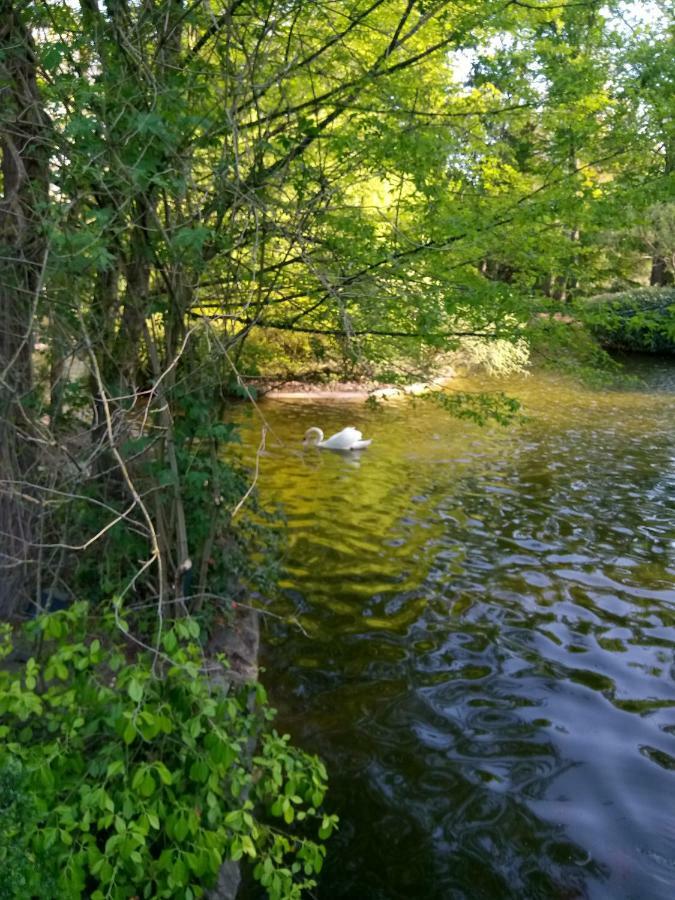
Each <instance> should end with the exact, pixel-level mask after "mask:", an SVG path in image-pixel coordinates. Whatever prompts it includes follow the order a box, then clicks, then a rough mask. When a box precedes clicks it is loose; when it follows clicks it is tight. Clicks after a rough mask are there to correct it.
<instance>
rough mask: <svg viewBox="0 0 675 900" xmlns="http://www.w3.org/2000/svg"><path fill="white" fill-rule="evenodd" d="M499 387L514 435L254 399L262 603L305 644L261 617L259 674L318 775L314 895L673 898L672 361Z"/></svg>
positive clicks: (426, 411) (247, 442) (442, 421)
mask: <svg viewBox="0 0 675 900" xmlns="http://www.w3.org/2000/svg"><path fill="white" fill-rule="evenodd" d="M500 387H502V388H503V387H506V389H507V390H509V391H511V392H512V393H513V394H516V395H517V396H519V397H520V398H521V399H522V400H523V402H524V405H525V411H526V412H527V414H528V415H529V419H528V421H527V422H526V423H525V424H523V425H520V426H518V427H512V428H510V429H506V430H505V429H500V428H485V429H480V428H478V427H477V426H473V425H470V424H467V423H463V422H458V421H456V420H453V419H450V418H448V417H447V414H445V413H443V412H442V411H440V410H436V409H434V408H431V407H430V406H428V405H427V404H425V403H424V402H418V403H417V404H416V405H415V406H405V407H403V406H401V407H388V408H385V409H382V410H376V411H372V410H368V409H366V408H365V407H363V406H359V405H354V404H342V405H340V404H337V403H332V404H330V405H328V404H325V403H296V404H290V403H280V402H277V403H267V404H264V405H263V409H264V413H265V415H266V417H267V418H268V420H269V422H270V424H271V426H272V428H273V430H274V433H275V435H276V437H277V438H278V439H279V440H278V441H277V442H275V440H274V439H272V440H270V441H269V442H268V448H269V453H268V454H267V456H266V457H265V458H264V460H263V465H262V471H261V476H260V482H259V486H260V491H261V495H262V497H263V500H267V501H269V502H270V503H272V502H281V503H282V504H283V506H284V509H285V512H286V515H287V517H288V522H287V524H288V528H289V535H290V544H289V548H288V551H287V556H286V559H285V562H284V574H283V580H282V582H281V583H280V588H279V594H278V596H276V597H275V598H273V600H272V608H273V609H274V611H275V612H277V613H282V614H288V615H293V616H296V617H297V618H298V619H299V620H300V621H301V623H302V625H303V628H304V629H305V630H306V631H307V633H308V635H309V637H306V636H305V635H303V634H302V633H301V632H300V631H299V630H297V629H293V628H292V627H290V626H288V627H281V628H279V627H276V626H274V627H272V626H269V625H268V633H267V635H266V640H265V644H266V650H265V657H264V660H263V663H264V665H265V666H266V674H265V675H264V680H265V681H266V682H267V683H268V685H269V687H270V691H271V695H272V699H273V701H274V703H275V705H277V707H278V708H279V710H280V717H281V724H282V726H283V728H284V729H286V730H288V731H290V732H291V733H292V734H293V736H294V738H295V740H296V741H298V742H299V743H300V744H301V745H302V746H304V747H305V748H306V749H308V750H311V751H314V752H317V753H319V754H321V755H322V756H323V758H324V759H325V760H326V762H327V764H328V767H329V771H330V775H331V788H332V790H331V795H330V801H331V803H332V805H333V807H334V808H336V811H338V812H339V813H340V816H341V820H342V821H341V830H340V833H339V835H338V836H337V837H335V838H333V839H332V840H331V842H330V845H329V854H328V862H327V865H326V868H325V870H324V874H323V878H322V882H321V885H320V888H319V890H318V892H317V896H318V897H319V898H321V900H328V898H350V900H396V898H401V900H403V898H406V900H448V898H464V897H465V898H470V900H475V898H490V900H492V898H561V900H562V898H565V900H567V898H569V900H571V898H579V897H590V898H605V897H606V898H613V900H615V898H636V900H637V898H640V900H642V898H650V900H651V898H668V900H670V898H672V897H673V896H674V895H675V888H674V885H675V817H674V815H673V810H674V805H673V797H675V665H674V660H673V647H675V586H674V585H675V580H674V578H673V576H674V575H675V522H674V517H673V512H674V510H675V433H674V426H675V403H674V402H673V401H674V399H675V398H674V396H673V392H674V391H675V368H673V367H670V368H669V367H667V366H665V365H661V366H658V365H657V366H654V367H653V369H652V371H651V373H650V377H649V387H644V386H643V387H642V389H633V390H625V391H612V392H610V391H604V392H594V391H590V390H581V389H579V388H578V387H574V386H571V385H568V384H564V383H555V382H554V381H553V380H550V379H546V378H540V377H536V378H529V379H523V380H520V381H514V382H511V383H510V384H508V385H506V386H504V385H500ZM310 425H320V426H321V427H322V428H323V429H324V431H326V432H327V433H331V431H334V430H338V429H340V428H342V427H344V426H345V425H356V426H357V427H359V428H361V429H362V430H363V432H364V434H365V435H366V436H367V437H372V438H373V439H374V441H373V445H372V447H371V448H370V449H369V450H368V451H367V452H365V453H363V454H361V455H358V456H354V457H349V456H347V457H345V456H344V455H337V454H332V453H326V452H323V453H322V452H320V451H316V450H311V451H306V452H302V450H301V448H300V444H299V442H300V440H301V439H302V435H303V434H304V432H305V430H306V428H308V427H309V426H310ZM257 442H258V431H257V424H256V422H255V421H254V420H247V421H246V423H245V425H244V453H245V454H246V455H247V456H248V457H252V456H253V454H254V450H255V447H256V446H257ZM250 896H251V897H253V896H257V895H256V894H255V892H253V893H252V894H251V895H250Z"/></svg>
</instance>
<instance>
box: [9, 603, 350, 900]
mask: <svg viewBox="0 0 675 900" xmlns="http://www.w3.org/2000/svg"><path fill="white" fill-rule="evenodd" d="M94 635H99V636H98V637H94ZM28 638H29V639H30V640H31V641H32V643H31V644H30V646H31V647H32V649H33V650H35V651H36V655H34V656H30V657H29V658H28V660H27V661H26V663H25V664H24V665H22V666H21V667H18V668H17V667H15V666H12V667H11V668H3V669H1V670H0V716H1V721H2V725H1V726H0V737H1V738H2V745H1V747H0V778H1V779H2V783H3V785H4V786H5V791H3V795H2V803H3V813H4V815H3V820H2V823H0V828H1V829H2V830H1V831H0V856H1V858H2V860H3V863H4V865H3V889H4V890H5V891H6V892H8V893H5V896H7V897H13V898H20V897H25V896H32V895H39V896H43V897H46V896H54V897H57V896H58V897H59V898H77V897H82V896H86V897H91V898H93V900H101V898H104V897H111V898H128V897H131V896H138V897H148V898H150V897H152V898H155V897H175V898H179V897H180V898H190V897H200V896H203V894H204V890H205V888H206V887H208V886H210V885H212V884H213V883H214V881H215V879H216V876H217V873H218V871H219V869H220V866H221V864H222V863H223V861H224V860H226V859H233V860H237V859H241V858H242V857H245V858H247V859H250V860H253V861H254V862H255V874H256V877H257V878H258V880H259V881H260V882H261V883H262V884H263V885H264V887H265V888H266V890H267V894H268V896H269V897H270V898H279V900H280V898H293V897H299V896H300V892H301V890H302V889H303V888H307V887H311V886H312V885H314V884H315V876H316V875H317V874H318V872H320V870H321V866H322V862H323V856H324V848H323V846H322V844H321V843H320V841H321V840H323V839H325V838H327V837H328V836H329V835H330V833H331V831H332V830H333V828H334V827H335V823H336V819H335V817H334V816H330V815H327V814H324V813H322V812H321V809H320V808H321V804H322V802H323V798H324V794H325V790H326V772H325V769H324V767H323V765H322V764H321V763H320V762H319V761H318V760H317V759H316V758H314V757H311V756H308V755H307V754H305V753H303V752H301V751H299V750H296V749H293V748H292V747H291V746H290V745H289V742H288V736H287V735H285V736H279V735H277V734H276V733H275V732H268V731H267V730H264V731H263V734H262V738H261V741H260V746H259V751H258V753H257V755H256V756H255V757H254V758H253V760H252V763H251V762H250V761H249V760H248V759H247V753H248V752H249V751H248V748H249V747H250V746H251V742H252V741H254V740H255V739H256V738H257V737H258V735H259V733H260V732H261V729H264V728H265V726H266V723H267V722H268V721H269V720H270V719H271V718H272V715H273V713H272V712H271V711H270V710H269V708H268V707H267V706H266V702H265V693H264V690H263V688H262V687H261V686H260V685H256V686H255V687H247V688H242V689H240V690H235V689H234V688H233V687H231V688H230V690H229V691H227V690H224V689H223V688H222V687H221V686H218V685H217V684H215V683H214V682H213V681H212V680H211V679H210V678H209V677H208V676H207V675H206V674H204V672H203V671H202V668H201V661H202V655H201V650H200V648H199V645H198V643H197V642H198V640H199V626H198V625H197V623H196V622H195V621H194V620H193V619H183V620H179V621H176V622H175V623H174V625H173V627H172V628H171V629H169V630H167V631H165V632H164V635H163V649H164V651H165V655H164V656H163V661H162V662H161V663H160V665H161V668H162V671H161V677H157V674H159V673H155V672H153V659H154V657H153V655H152V654H150V653H147V652H141V653H135V652H133V651H132V647H131V645H130V643H129V642H125V641H124V639H123V636H122V633H121V632H120V631H119V630H117V629H116V628H114V627H110V625H108V626H106V625H105V623H104V622H101V621H92V620H91V619H90V617H89V614H88V610H87V607H86V605H85V604H77V605H76V606H74V607H72V608H71V609H69V610H64V611H60V612H57V613H52V614H49V615H45V616H43V617H41V618H40V619H38V620H37V621H35V622H33V623H32V624H31V626H30V627H29V635H28ZM4 639H5V640H4V646H3V655H4V656H6V655H7V654H8V652H9V651H10V649H11V643H10V636H9V633H8V632H7V631H6V632H5V634H4ZM252 692H253V693H252ZM289 826H293V828H292V830H289ZM317 834H318V841H317V837H316V836H317ZM313 835H314V836H313ZM35 860H38V861H40V866H38V867H36V866H35V865H34V861H35ZM50 884H51V885H53V888H50V887H49V885H50Z"/></svg>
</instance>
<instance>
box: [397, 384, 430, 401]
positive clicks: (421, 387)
mask: <svg viewBox="0 0 675 900" xmlns="http://www.w3.org/2000/svg"><path fill="white" fill-rule="evenodd" d="M428 392H429V385H428V384H427V383H426V382H425V381H416V382H415V383H414V384H406V386H405V387H404V388H403V393H404V394H409V395H410V396H411V397H421V396H422V394H426V393H428Z"/></svg>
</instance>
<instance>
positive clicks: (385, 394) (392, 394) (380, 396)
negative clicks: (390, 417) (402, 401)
mask: <svg viewBox="0 0 675 900" xmlns="http://www.w3.org/2000/svg"><path fill="white" fill-rule="evenodd" d="M402 394H403V391H402V390H400V388H391V387H387V388H378V390H376V391H371V393H370V394H369V395H368V396H369V397H373V398H374V399H375V400H394V399H395V398H396V397H401V396H402Z"/></svg>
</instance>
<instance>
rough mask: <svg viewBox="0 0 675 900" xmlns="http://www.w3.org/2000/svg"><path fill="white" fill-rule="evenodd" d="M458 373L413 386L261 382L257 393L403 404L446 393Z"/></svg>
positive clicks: (278, 397) (448, 370)
mask: <svg viewBox="0 0 675 900" xmlns="http://www.w3.org/2000/svg"><path fill="white" fill-rule="evenodd" d="M455 377H456V373H455V371H454V370H453V369H451V368H446V369H444V370H443V372H442V373H440V374H438V375H436V376H435V377H434V378H431V379H429V380H428V381H414V382H410V383H409V384H393V383H391V382H378V381H372V380H370V379H361V380H353V381H334V382H329V383H320V382H311V381H271V380H270V381H269V382H259V383H257V384H255V385H253V384H251V385H249V387H255V389H256V392H257V393H258V394H259V395H261V396H264V397H265V398H266V399H270V400H311V401H315V400H335V401H340V402H344V401H347V402H357V403H363V402H365V401H366V400H369V399H372V400H376V401H379V400H399V399H403V398H405V397H411V396H412V397H419V396H422V395H423V394H428V393H432V392H434V391H442V390H443V388H444V387H445V386H446V384H448V383H449V382H450V381H452V380H453V378H455Z"/></svg>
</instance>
